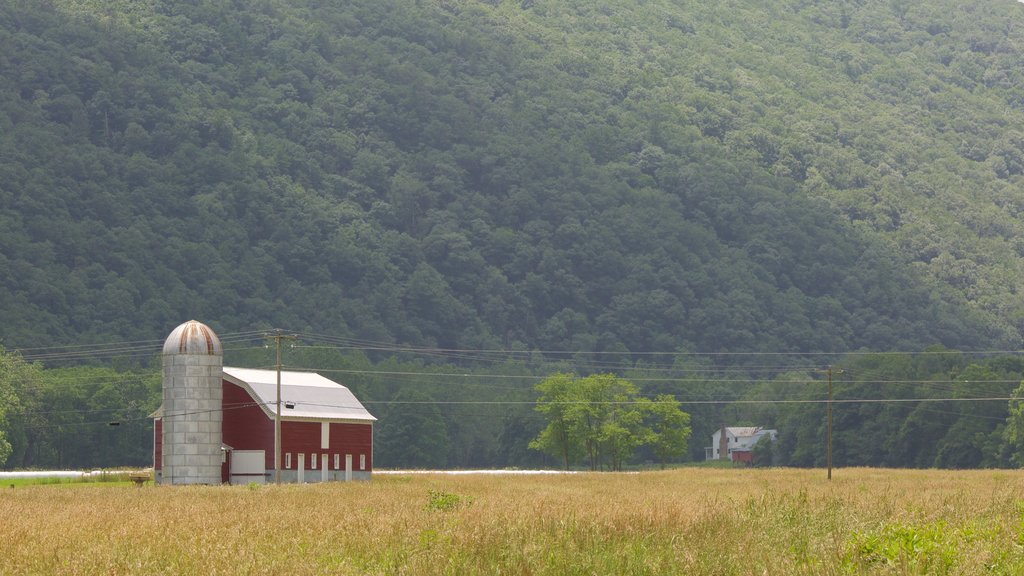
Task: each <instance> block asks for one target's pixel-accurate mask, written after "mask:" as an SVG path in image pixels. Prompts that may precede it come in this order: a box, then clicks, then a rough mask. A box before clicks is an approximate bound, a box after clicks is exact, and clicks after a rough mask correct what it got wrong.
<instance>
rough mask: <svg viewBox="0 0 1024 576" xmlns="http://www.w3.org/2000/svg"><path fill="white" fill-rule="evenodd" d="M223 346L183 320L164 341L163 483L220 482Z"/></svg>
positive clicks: (203, 329) (202, 328) (209, 332)
mask: <svg viewBox="0 0 1024 576" xmlns="http://www.w3.org/2000/svg"><path fill="white" fill-rule="evenodd" d="M223 368H224V349H223V347H222V346H221V343H220V339H219V338H217V335H216V334H215V333H214V332H213V330H211V329H210V327H209V326H206V325H205V324H203V323H201V322H197V321H195V320H189V321H188V322H185V323H184V324H182V325H181V326H178V327H177V328H175V329H174V331H173V332H171V335H170V336H168V337H167V340H166V341H165V342H164V351H163V369H164V386H163V392H164V411H163V424H162V425H163V452H162V462H163V473H162V475H161V483H163V484H220V483H221V459H222V455H221V454H222V452H221V446H222V432H221V422H222V421H223V413H222V398H223V395H224V392H223V388H222V384H221V374H222V372H223Z"/></svg>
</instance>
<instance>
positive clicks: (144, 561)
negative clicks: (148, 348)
mask: <svg viewBox="0 0 1024 576" xmlns="http://www.w3.org/2000/svg"><path fill="white" fill-rule="evenodd" d="M0 560H2V561H0V572H2V573H4V574H101V573H103V574H144V573H145V574H416V575H419V574H743V575H746V574H751V575H753V574H758V575H760V574H779V575H790V574H815V575H817V574H1022V573H1024V472H1019V471H992V470H990V471H971V472H945V471H905V470H900V471H897V470H877V469H840V470H837V471H836V473H835V476H834V479H833V480H832V482H831V483H829V482H827V481H826V480H825V473H824V471H822V470H791V469H777V470H730V469H696V468H695V469H680V470H672V471H663V472H643V473H634V474H627V473H623V474H612V473H597V474H575V475H564V476H563V475H559V476H552V475H542V476H484V475H480V476H477V475H464V476H444V475H429V474H428V475H410V476H377V477H375V478H374V480H373V481H372V482H369V483H350V484H324V485H305V486H294V485H292V486H281V487H276V486H261V487H256V486H252V487H250V486H224V487H175V488H170V487H155V486H144V487H141V488H138V487H134V486H124V485H113V486H111V485H103V484H96V485H92V486H90V487H88V488H84V487H68V486H61V485H50V486H47V485H42V486H27V487H17V488H9V487H6V486H5V487H3V489H2V491H0Z"/></svg>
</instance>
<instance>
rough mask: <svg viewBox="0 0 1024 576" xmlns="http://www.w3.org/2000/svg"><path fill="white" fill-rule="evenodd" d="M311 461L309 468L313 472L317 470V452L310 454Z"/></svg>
mask: <svg viewBox="0 0 1024 576" xmlns="http://www.w3.org/2000/svg"><path fill="white" fill-rule="evenodd" d="M309 459H310V460H311V462H310V463H309V467H310V468H311V469H313V470H316V452H313V453H312V454H310V456H309Z"/></svg>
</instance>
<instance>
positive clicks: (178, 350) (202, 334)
mask: <svg viewBox="0 0 1024 576" xmlns="http://www.w3.org/2000/svg"><path fill="white" fill-rule="evenodd" d="M164 354H196V355H209V356H222V355H223V354H224V348H223V347H222V346H221V344H220V338H217V334H216V333H215V332H214V331H213V330H212V329H210V327H209V326H207V325H206V324H203V323H202V322H199V321H196V320H189V321H188V322H185V323H184V324H182V325H181V326H178V327H177V328H175V329H174V330H173V331H172V332H171V335H170V336H168V337H167V340H165V341H164Z"/></svg>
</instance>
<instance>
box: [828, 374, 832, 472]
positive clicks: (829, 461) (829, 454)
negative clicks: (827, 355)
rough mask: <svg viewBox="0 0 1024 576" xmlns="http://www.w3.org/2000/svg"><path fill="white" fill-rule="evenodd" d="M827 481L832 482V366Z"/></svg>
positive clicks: (829, 379)
mask: <svg viewBox="0 0 1024 576" xmlns="http://www.w3.org/2000/svg"><path fill="white" fill-rule="evenodd" d="M828 479H829V480H832V366H831V365H829V367H828Z"/></svg>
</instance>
